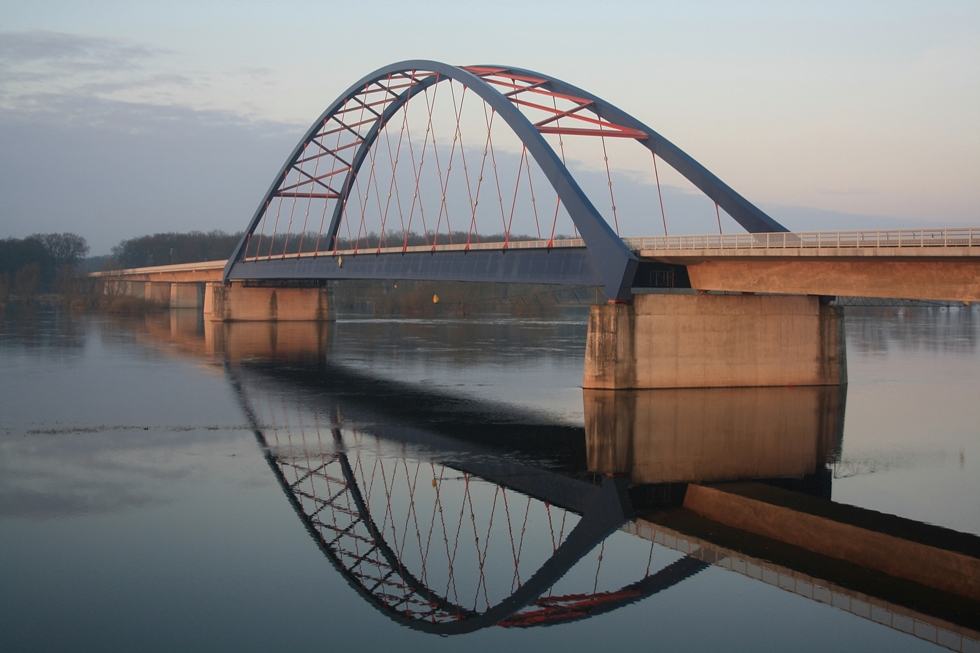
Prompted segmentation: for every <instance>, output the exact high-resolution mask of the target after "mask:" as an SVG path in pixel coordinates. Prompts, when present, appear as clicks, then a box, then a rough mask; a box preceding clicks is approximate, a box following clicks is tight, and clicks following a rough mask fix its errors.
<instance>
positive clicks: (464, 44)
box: [0, 0, 980, 254]
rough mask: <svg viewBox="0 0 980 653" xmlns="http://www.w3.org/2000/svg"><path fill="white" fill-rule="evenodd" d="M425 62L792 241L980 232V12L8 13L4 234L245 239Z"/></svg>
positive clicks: (384, 9) (634, 7) (0, 170)
mask: <svg viewBox="0 0 980 653" xmlns="http://www.w3.org/2000/svg"><path fill="white" fill-rule="evenodd" d="M406 59H434V60H437V61H444V62H447V63H453V64H460V65H462V64H478V63H487V64H489V63H493V64H504V65H513V66H518V67H522V68H527V69H531V70H538V71H541V72H544V73H548V74H550V75H552V76H554V77H557V78H559V79H564V80H566V81H568V82H570V83H572V84H574V85H576V86H579V87H581V88H584V89H587V90H588V91H590V92H592V93H594V94H596V95H598V96H600V97H602V98H604V99H606V100H608V101H609V102H611V103H612V104H615V105H616V106H618V107H620V108H622V109H624V110H625V111H627V112H629V113H631V114H632V115H634V116H636V117H637V118H638V119H640V120H641V121H643V122H644V123H646V124H647V125H650V126H651V127H652V128H653V129H655V130H657V131H658V132H659V133H660V134H662V135H663V136H665V137H666V138H668V139H669V140H671V141H672V142H673V143H675V144H676V145H678V146H679V147H681V148H682V149H683V150H685V151H686V152H687V153H688V154H690V155H691V156H693V157H694V158H695V159H697V160H698V161H699V162H701V163H702V164H703V165H704V166H706V167H707V168H708V169H709V170H711V171H712V172H713V173H715V174H716V175H717V176H718V177H720V178H721V179H722V180H723V181H725V182H726V183H728V184H729V185H730V186H731V187H733V188H734V189H735V190H737V191H738V192H739V193H740V194H742V195H743V196H744V197H746V198H747V199H749V200H750V201H752V202H753V203H755V204H757V205H759V206H760V207H761V208H763V209H764V210H765V211H767V212H768V213H769V214H770V215H772V216H773V217H774V218H775V219H777V220H779V221H780V222H783V223H784V224H785V225H786V226H787V227H789V228H791V229H793V230H822V229H848V228H852V229H860V228H884V227H898V226H904V227H915V226H980V2H977V0H968V1H964V2H956V1H942V0H935V1H931V2H918V1H916V2H902V1H899V0H891V1H888V2H857V1H851V2H820V3H814V2H792V1H789V0H786V1H781V2H740V3H730V2H698V1H691V2H615V1H613V2H602V3H598V2H588V3H585V2H575V1H565V2H561V3H557V2H555V3H552V2H535V1H534V0H523V1H521V2H512V1H504V2H481V3H477V2H468V1H465V0H457V1H455V2H442V1H441V0H433V1H430V2H426V3H413V2H381V1H372V0H368V1H362V2H358V3H351V2H343V3H337V2H330V1H321V2H276V3H272V2H255V3H253V2H209V3H202V2H183V1H180V0H177V1H171V2H167V3H162V2H139V1H134V0H130V1H128V2H94V1H84V0H72V1H66V2H60V1H50V2H48V1H45V0H36V1H34V2H30V3H26V2H19V1H12V0H0V238H4V237H11V236H13V237H23V236H26V235H28V234H30V233H37V232H42V233H43V232H51V231H58V232H60V231H73V232H75V233H78V234H81V235H82V236H84V237H85V238H86V239H87V240H88V242H89V243H90V244H91V246H92V253H93V254H106V253H108V252H109V250H110V248H111V247H112V246H113V245H115V244H117V243H118V242H119V241H120V240H122V239H124V238H132V237H135V236H139V235H143V234H147V233H154V232H160V231H189V230H192V229H200V230H204V231H208V230H211V229H222V230H225V231H230V232H234V231H239V230H241V229H243V228H244V227H245V225H246V224H247V222H248V219H249V218H250V217H251V215H252V213H253V211H254V210H255V207H256V205H257V204H258V202H259V201H260V200H261V199H262V196H263V193H264V192H265V190H266V188H267V187H268V185H269V183H270V182H271V181H272V177H273V176H274V175H275V174H276V172H277V171H278V170H279V167H280V166H281V165H282V163H283V161H284V160H285V158H286V157H287V155H288V154H289V152H290V150H291V149H292V148H293V146H294V145H295V143H296V142H297V141H298V139H299V138H300V137H301V136H302V134H303V132H304V131H305V130H306V128H307V127H308V126H309V125H310V124H311V123H312V122H313V121H314V120H315V119H316V117H317V116H318V115H319V114H320V113H321V112H322V111H323V110H324V108H325V107H326V106H327V105H328V104H329V103H330V102H331V101H333V100H334V99H335V98H336V97H337V96H338V95H340V94H341V93H342V92H343V91H344V90H345V89H346V88H347V87H348V86H350V85H351V84H352V83H353V82H354V81H356V80H357V79H359V78H361V77H363V76H364V75H366V74H368V73H369V72H371V71H372V70H375V69H377V68H379V67H381V66H384V65H386V64H389V63H392V62H395V61H400V60H406Z"/></svg>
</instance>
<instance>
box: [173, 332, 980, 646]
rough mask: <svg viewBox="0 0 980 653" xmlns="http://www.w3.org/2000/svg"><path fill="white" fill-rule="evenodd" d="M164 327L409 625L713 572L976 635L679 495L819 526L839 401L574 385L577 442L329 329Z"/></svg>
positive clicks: (448, 622) (807, 392)
mask: <svg viewBox="0 0 980 653" xmlns="http://www.w3.org/2000/svg"><path fill="white" fill-rule="evenodd" d="M170 326H171V333H170V337H171V338H172V339H173V340H176V341H178V342H179V343H181V344H182V345H183V346H184V347H185V348H186V347H189V348H193V349H197V350H199V351H200V350H202V349H203V350H204V351H207V352H214V353H218V354H220V355H221V356H222V358H223V360H224V366H225V372H226V374H227V376H228V378H229V379H230V381H231V382H232V384H233V386H234V387H235V389H236V391H237V393H238V396H239V398H240V400H241V402H242V405H243V408H244V411H245V413H246V415H247V416H248V420H249V422H250V424H251V426H252V428H253V429H254V432H255V435H256V438H257V439H258V441H259V443H260V444H261V445H262V447H263V450H264V452H265V456H266V460H267V462H268V463H269V466H270V469H271V470H272V472H273V473H274V474H275V476H276V478H277V479H278V481H279V483H280V485H281V487H282V489H283V490H284V492H285V494H286V496H287V498H288V499H289V501H290V503H291V504H292V506H293V508H294V509H295V511H296V513H297V515H298V517H299V518H300V520H301V522H302V523H303V525H304V526H305V528H306V529H307V531H308V532H309V533H310V535H311V536H312V538H313V539H314V541H315V542H316V543H317V546H319V548H320V549H321V551H322V552H323V553H324V555H325V556H326V557H327V558H328V559H329V560H330V562H331V563H332V564H333V565H334V566H335V567H336V568H337V570H338V571H339V572H340V573H341V574H342V575H343V576H344V578H345V579H346V580H347V582H348V583H349V584H350V586H351V587H352V588H353V590H354V591H355V592H357V593H358V594H359V595H360V596H362V597H363V598H364V599H365V600H367V601H368V602H369V603H371V604H372V605H373V606H375V607H376V608H377V609H378V610H379V611H381V612H382V613H384V614H385V615H387V616H388V617H390V618H391V619H394V620H395V621H397V622H399V623H402V624H404V625H406V626H409V627H411V628H415V629H418V630H422V631H426V632H431V633H441V634H452V633H464V632H471V631H474V630H477V629H480V628H485V627H488V626H492V625H498V626H504V627H531V626H539V625H553V624H558V623H563V622H568V621H573V620H579V619H585V618H589V617H592V616H596V615H599V614H602V613H605V612H609V611H611V610H615V609H617V608H619V607H622V606H625V605H628V604H631V603H635V602H636V601H640V600H643V599H644V598H646V597H649V596H651V595H653V594H656V593H659V592H664V591H669V590H670V588H672V587H674V586H676V585H677V584H678V583H682V582H683V581H684V580H686V579H688V578H691V577H692V576H694V575H696V574H698V573H699V572H701V571H703V570H705V569H707V568H708V567H710V566H715V567H720V568H724V569H727V570H730V571H733V572H736V573H740V574H743V575H745V576H748V577H750V578H755V579H757V580H759V581H762V582H765V583H768V584H770V585H773V586H776V587H779V588H781V589H783V590H786V591H788V592H793V593H795V594H798V595H800V596H804V597H806V598H809V599H811V600H813V601H816V602H820V603H825V604H829V605H833V606H835V607H837V608H839V609H843V610H847V611H849V612H851V613H853V614H855V615H857V616H861V617H864V618H866V619H870V620H873V621H875V622H877V623H881V624H883V625H886V626H889V627H891V628H894V629H897V630H900V631H903V632H906V633H909V634H911V635H914V636H917V637H920V638H923V639H927V640H929V641H932V642H935V643H938V644H941V645H944V646H946V647H947V648H949V649H952V650H974V648H975V647H976V646H977V645H978V641H980V633H978V632H977V631H978V630H980V624H978V617H977V615H978V611H977V607H978V606H980V601H977V600H975V598H976V597H973V598H970V597H969V596H966V597H965V596H964V595H962V593H961V594H960V595H957V594H956V593H955V592H954V593H950V592H949V591H942V590H938V589H937V588H936V587H931V586H928V584H927V585H922V584H920V583H917V582H912V581H909V580H907V579H902V578H895V577H893V576H889V575H888V574H884V573H882V572H881V571H880V569H876V568H864V567H861V566H860V565H856V564H855V563H854V562H853V561H848V560H839V559H834V558H833V556H830V557H828V556H825V555H817V554H814V553H812V552H808V551H804V550H801V549H799V548H798V547H794V546H791V545H788V544H786V542H788V541H789V540H782V539H781V537H780V536H779V535H778V534H777V535H776V536H774V537H759V536H758V535H757V534H753V533H751V532H745V531H743V530H738V529H732V528H729V527H726V526H725V525H724V524H721V523H718V522H715V521H711V520H710V519H704V518H703V517H701V516H699V515H698V514H697V511H696V510H693V509H691V506H690V505H689V504H690V501H689V500H688V501H685V496H686V495H687V496H688V497H689V496H690V495H691V492H690V491H689V489H690V488H698V489H703V488H708V489H709V490H711V489H712V488H721V489H722V490H725V488H734V489H733V490H732V492H735V493H738V492H743V493H744V491H745V488H744V487H743V486H744V483H743V484H736V485H726V484H725V483H721V484H720V485H719V484H718V482H719V481H722V480H725V481H731V480H739V479H741V480H747V479H749V480H752V481H753V483H752V484H751V486H750V490H751V492H749V494H750V495H751V494H752V493H753V492H754V496H759V495H760V492H759V491H758V488H763V491H762V493H761V494H762V495H765V493H766V492H776V493H778V492H784V491H785V490H786V489H790V490H793V491H795V492H797V493H803V496H807V497H809V498H810V500H813V501H822V502H823V503H822V504H821V505H824V504H826V506H830V507H831V508H828V509H827V510H830V512H831V513H832V512H833V508H832V507H833V506H836V505H837V504H834V503H833V502H831V501H828V499H830V496H831V482H832V480H831V472H830V470H829V468H828V464H827V463H828V462H832V461H833V460H834V458H835V456H837V455H838V454H839V448H840V442H841V436H842V432H843V419H844V407H845V389H844V388H837V387H803V388H767V389H752V388H741V389H707V390H648V391H635V392H623V391H613V392H610V391H584V392H583V402H584V415H585V428H584V429H583V428H580V427H573V426H568V425H565V424H561V423H557V422H556V421H555V420H553V419H551V420H549V419H547V418H546V417H545V418H542V415H541V414H538V413H534V412H533V411H526V410H522V409H520V408H515V407H513V406H507V405H502V404H498V403H493V402H486V401H481V400H478V399H471V398H466V397H464V396H459V395H451V394H448V393H443V392H439V391H432V390H431V389H427V388H422V387H420V386H418V385H412V384H407V383H400V382H395V381H391V380H385V379H378V378H372V377H370V376H367V375H365V374H363V373H361V372H359V371H358V370H355V369H354V368H353V367H351V366H349V365H344V364H338V363H336V362H333V361H335V360H336V358H335V357H334V356H332V355H331V354H332V353H336V352H332V351H331V338H330V329H336V328H337V326H336V325H329V324H323V323H308V322H296V323H286V322H280V323H228V324H215V325H211V326H213V330H212V329H211V328H208V329H205V325H200V324H198V325H197V326H193V325H191V324H190V323H189V322H188V323H186V324H178V323H177V322H173V323H172V324H171V325H170ZM163 330H165V327H164V325H158V329H157V332H158V335H162V333H161V332H162V331H163ZM181 334H182V335H181ZM195 334H196V335H195ZM753 487H754V488H756V489H754V490H752V488H753ZM766 488H768V489H766ZM726 491H727V490H726ZM777 500H781V501H783V502H784V503H785V499H779V497H778V496H777ZM895 519H897V518H895ZM902 521H903V522H904V523H903V524H902V527H903V528H905V527H909V526H910V525H911V527H916V526H920V527H923V528H931V527H925V526H924V525H916V524H915V523H914V522H907V521H906V520H902ZM948 533H951V532H945V533H941V534H940V535H944V536H945V535H946V534H948ZM954 535H958V534H954ZM963 537H965V538H966V539H967V540H969V539H970V538H971V537H972V536H963ZM973 539H975V538H973ZM974 544H975V543H973V542H966V544H964V545H963V546H961V547H960V548H961V549H962V550H965V551H973V549H971V548H970V547H971V546H974ZM607 549H608V550H609V551H615V554H614V555H613V554H607ZM971 647H972V648H971Z"/></svg>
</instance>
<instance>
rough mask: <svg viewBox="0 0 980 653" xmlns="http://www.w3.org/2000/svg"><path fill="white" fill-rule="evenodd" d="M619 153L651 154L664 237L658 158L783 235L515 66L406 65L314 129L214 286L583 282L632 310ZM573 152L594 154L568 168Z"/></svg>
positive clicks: (684, 165) (638, 130)
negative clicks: (587, 183) (616, 175)
mask: <svg viewBox="0 0 980 653" xmlns="http://www.w3.org/2000/svg"><path fill="white" fill-rule="evenodd" d="M440 88H443V89H444V90H443V91H442V93H440ZM447 95H448V97H447ZM474 97H475V100H470V101H469V104H467V100H468V98H474ZM447 125H448V127H447ZM440 128H441V129H442V135H441V136H439V137H437V132H438V131H439V129H440ZM420 135H421V139H420V138H419V137H420ZM420 141H421V142H420ZM586 142H589V144H586ZM616 142H626V143H635V144H639V146H641V147H642V148H645V149H646V150H647V151H649V153H650V154H651V155H652V157H651V159H652V164H653V165H652V171H653V173H654V178H655V179H656V182H657V186H656V190H657V192H656V194H655V195H653V196H652V197H650V199H649V202H648V203H647V204H648V205H647V206H646V207H645V208H646V209H649V208H650V207H656V204H657V201H658V200H659V204H660V206H659V209H660V210H659V212H657V211H656V209H655V208H654V209H651V210H650V213H651V215H655V214H656V213H659V217H662V218H663V226H664V231H665V232H666V230H667V219H666V214H665V211H664V207H663V195H662V193H661V192H660V174H659V171H658V169H657V159H658V158H659V159H660V160H662V161H663V162H665V163H667V164H668V166H670V168H672V169H673V170H674V171H676V172H677V173H679V174H680V175H681V176H682V177H683V178H685V179H686V180H687V181H688V182H690V184H692V185H693V186H694V187H695V188H697V189H698V190H700V191H701V192H702V193H704V195H706V196H707V197H708V198H709V199H710V200H712V201H713V202H714V203H715V214H716V215H717V217H718V224H719V229H720V228H721V214H720V211H721V210H724V211H725V213H727V215H729V216H730V217H731V218H732V219H733V220H734V221H735V222H737V223H738V224H739V225H740V226H741V227H743V228H744V229H746V230H747V231H750V232H774V231H786V229H785V228H784V227H783V226H782V225H780V224H779V223H777V222H776V221H775V220H773V219H772V218H770V217H769V216H767V215H766V214H765V213H763V212H762V211H761V210H759V209H758V208H757V207H755V206H754V205H753V204H751V203H750V202H749V201H747V200H746V199H745V198H743V197H742V196H741V195H739V194H738V193H736V192H735V191H734V190H732V189H731V188H730V187H729V186H727V185H726V184H725V183H723V182H722V181H721V180H720V179H718V178H717V177H716V176H715V175H713V174H712V173H711V172H709V171H708V170H707V169H706V168H705V167H704V166H702V165H701V164H699V163H698V162H697V161H695V160H694V159H693V158H691V157H690V156H689V155H687V154H686V153H685V152H683V151H682V150H681V149H680V148H678V147H677V146H676V145H674V144H673V143H671V142H670V141H668V140H667V139H665V138H664V137H663V136H661V135H660V134H658V133H657V132H656V131H654V130H653V129H651V128H650V127H648V126H647V125H645V124H643V123H642V122H640V121H639V120H637V119H636V118H634V117H633V116H631V115H629V114H628V113H626V112H624V111H622V110H620V109H618V108H616V107H615V106H613V105H612V104H610V103H608V102H606V101H605V100H603V99H601V98H599V97H597V96H595V95H593V94H591V93H589V92H587V91H585V90H583V89H580V88H577V87H575V86H573V85H571V84H568V83H566V82H563V81H560V80H558V79H555V78H553V77H550V76H547V75H543V74H541V73H537V72H533V71H529V70H524V69H520V68H510V67H502V66H489V65H480V66H451V65H447V64H444V63H439V62H435V61H423V60H415V61H404V62H400V63H395V64H391V65H389V66H385V67H383V68H380V69H378V70H376V71H375V72H373V73H371V74H370V75H367V76H366V77H364V78H362V79H361V80H359V81H358V82H356V83H355V84H353V85H352V86H351V87H350V88H349V89H347V91H345V92H344V93H343V94H342V95H341V96H340V97H339V98H337V99H336V100H335V101H334V102H333V103H332V104H331V105H330V106H329V107H328V108H327V110H326V111H324V112H323V114H322V115H321V116H320V117H319V118H317V120H316V121H315V122H314V123H313V125H312V126H311V127H310V128H309V130H308V131H307V132H306V134H305V135H304V136H303V138H302V139H301V140H300V142H299V143H298V144H297V145H296V147H295V148H294V149H293V151H292V153H291V154H290V155H289V157H288V158H287V160H286V162H285V164H284V165H283V166H282V168H281V169H280V171H279V173H278V174H277V175H276V177H275V178H274V180H273V182H272V184H271V185H270V186H269V189H268V190H267V191H266V193H265V195H264V196H263V198H262V200H261V201H260V202H259V206H258V208H257V210H256V211H255V214H254V215H253V217H252V219H251V221H250V222H249V224H248V227H247V229H246V231H245V234H244V236H243V237H242V239H241V241H240V242H239V244H238V246H237V247H236V249H235V250H234V252H233V254H232V256H231V257H230V258H229V260H228V263H227V265H226V267H225V270H224V274H223V280H224V282H225V283H228V282H230V281H232V280H289V279H306V280H309V279H318V280H325V279H417V280H426V279H428V280H446V281H505V282H523V283H545V284H567V285H588V284H591V285H600V286H603V287H604V288H605V292H606V295H607V297H608V298H609V299H611V300H626V299H629V297H630V296H631V293H630V288H631V286H632V283H633V279H634V276H635V274H636V270H637V267H638V263H639V262H638V260H637V257H636V256H635V255H634V254H633V253H632V252H631V250H630V249H629V247H628V246H627V244H626V243H624V242H623V240H622V239H621V238H620V236H619V233H618V232H619V226H620V224H619V223H620V220H619V211H618V210H617V206H616V197H615V186H614V184H613V173H612V171H611V170H612V168H611V166H610V163H609V160H610V154H612V153H613V150H615V149H616V148H617V147H619V146H618V145H616V144H615V143H616ZM596 145H601V149H600V148H599V147H596ZM573 146H575V147H582V148H584V149H583V151H588V152H591V154H588V153H587V154H586V155H581V156H577V157H573V155H572V153H571V151H570V150H571V149H572V148H573ZM590 148H591V149H590ZM634 150H635V148H634ZM617 151H623V150H621V149H620V150H617ZM635 155H636V152H635V151H634V152H631V153H630V154H629V155H624V157H627V158H629V157H630V156H632V157H633V158H632V159H630V160H631V161H633V160H635ZM467 156H469V161H467ZM573 159H574V160H573ZM570 166H572V167H578V168H583V166H584V167H585V168H588V167H589V166H591V167H592V171H593V172H594V173H596V174H599V173H601V172H603V171H604V179H603V181H604V182H606V183H605V184H603V185H605V186H606V188H607V189H608V193H607V192H606V190H605V189H603V190H602V191H601V192H593V193H592V194H591V196H590V194H587V193H586V191H585V190H583V184H582V183H580V180H581V178H582V177H583V174H584V173H582V172H581V171H580V174H579V178H580V179H579V180H577V179H576V176H575V175H573V174H572V172H571V170H570ZM460 169H462V170H461V171H460ZM600 176H601V175H600ZM535 182H537V188H535ZM511 188H512V189H513V190H511ZM652 188H653V187H652V186H651V187H650V189H651V191H652ZM606 194H608V199H607V198H606V197H605V195H606ZM600 195H601V197H600ZM481 196H482V203H481ZM601 203H607V204H608V210H606V209H604V211H605V213H606V215H605V217H604V216H603V213H602V212H600V210H599V209H598V208H597V206H598V205H600V204H601ZM610 217H611V218H612V220H609V218H610ZM453 221H455V227H454V226H453V224H452V223H453Z"/></svg>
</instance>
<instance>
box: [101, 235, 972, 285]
mask: <svg viewBox="0 0 980 653" xmlns="http://www.w3.org/2000/svg"><path fill="white" fill-rule="evenodd" d="M623 242H624V243H626V245H627V247H628V248H629V249H630V250H631V251H633V253H634V254H635V255H637V256H638V257H639V258H640V259H641V260H647V261H657V262H660V263H667V264H673V265H683V266H687V268H688V273H689V277H690V281H691V287H693V288H696V289H699V290H717V291H734V292H764V293H788V294H811V295H847V296H856V297H900V298H905V299H954V300H963V301H980V228H977V227H968V228H951V229H945V228H934V229H893V230H875V231H832V232H799V233H791V232H779V233H761V234H711V235H680V236H651V237H638V238H624V239H623ZM225 264H226V262H225V261H207V262H202V263H189V264H181V265H163V266H155V267H146V268H134V269H128V270H117V271H111V272H96V273H93V275H92V276H95V277H103V278H114V279H120V280H132V281H160V282H168V281H169V282H173V283H180V282H185V283H188V282H202V281H219V280H220V279H221V272H222V269H223V268H224V266H225ZM229 276H230V278H232V279H238V280H249V279H255V280H260V279H265V280H276V279H417V280H443V281H494V282H511V283H544V284H565V285H590V284H594V285H601V283H602V281H601V278H600V275H599V274H598V270H597V269H596V267H595V264H594V263H593V261H592V257H591V256H590V255H589V253H588V250H587V249H586V247H585V243H584V242H583V241H582V239H578V238H575V239H565V240H555V241H547V240H518V241H510V242H490V243H445V244H438V245H423V246H413V247H401V246H397V247H380V248H379V247H372V248H359V249H347V250H339V251H330V252H304V253H301V254H295V253H294V254H289V253H286V254H278V255H271V256H269V255H267V256H262V257H249V258H247V259H245V260H241V261H238V262H236V263H235V264H234V266H233V268H232V271H231V274H230V275H229Z"/></svg>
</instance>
